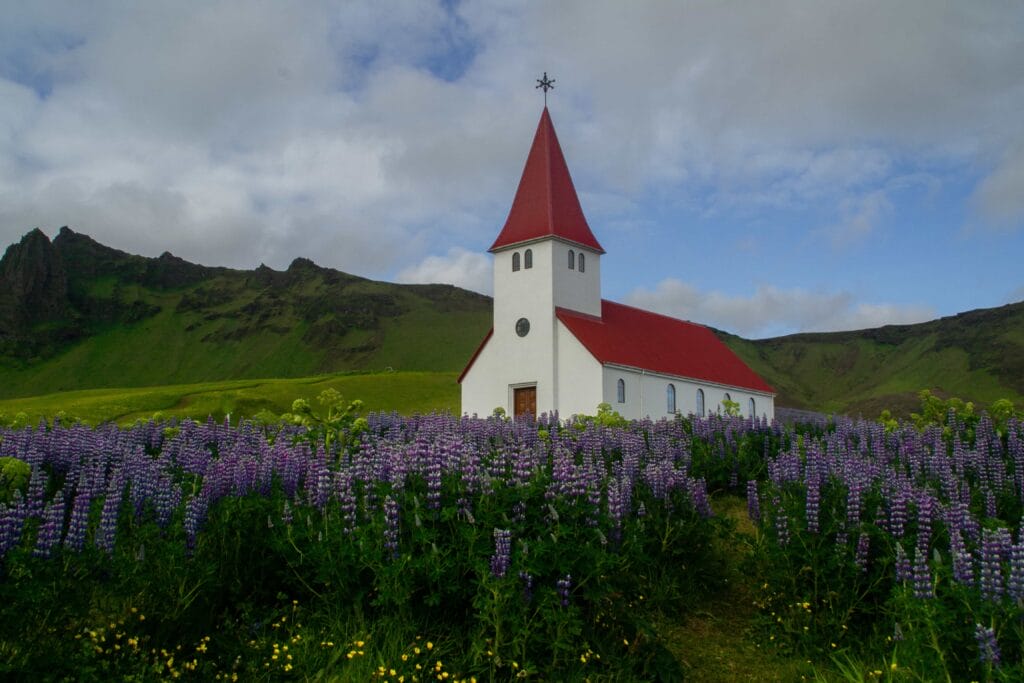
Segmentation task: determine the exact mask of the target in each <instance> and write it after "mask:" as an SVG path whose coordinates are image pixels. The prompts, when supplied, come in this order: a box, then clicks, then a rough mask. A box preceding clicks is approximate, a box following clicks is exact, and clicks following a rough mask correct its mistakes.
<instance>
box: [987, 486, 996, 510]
mask: <svg viewBox="0 0 1024 683" xmlns="http://www.w3.org/2000/svg"><path fill="white" fill-rule="evenodd" d="M985 514H986V515H987V516H989V517H995V516H996V494H994V493H992V489H989V488H986V489H985Z"/></svg>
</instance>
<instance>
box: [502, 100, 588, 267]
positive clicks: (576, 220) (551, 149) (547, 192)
mask: <svg viewBox="0 0 1024 683" xmlns="http://www.w3.org/2000/svg"><path fill="white" fill-rule="evenodd" d="M542 237H558V238H561V239H563V240H566V241H568V242H573V243H576V244H578V245H581V246H584V247H587V248H589V249H592V250H594V251H596V252H597V253H599V254H603V253H604V249H603V248H602V247H601V244H600V243H599V242H598V241H597V238H596V237H594V233H592V232H591V231H590V226H589V225H587V219H586V218H585V217H584V216H583V209H582V208H581V207H580V200H579V197H577V196H576V188H575V187H574V186H573V184H572V177H571V176H570V175H569V167H568V165H566V163H565V157H564V156H563V155H562V148H561V146H560V145H559V144H558V136H557V135H556V134H555V127H554V125H553V124H552V123H551V115H550V114H549V113H548V108H547V107H544V112H543V113H542V114H541V116H540V123H538V124H537V133H536V134H535V135H534V138H533V146H532V147H531V148H530V154H529V156H528V157H527V158H526V167H525V168H524V169H523V176H522V178H520V180H519V188H518V189H517V190H516V196H515V199H514V200H513V202H512V208H511V209H510V210H509V213H508V219H507V220H506V221H505V227H503V228H502V229H501V232H500V233H499V234H498V239H496V240H495V241H494V244H492V245H491V248H490V249H489V251H492V252H493V251H497V250H499V249H502V248H503V247H508V246H511V245H514V244H519V243H520V242H528V241H532V240H535V239H538V238H542Z"/></svg>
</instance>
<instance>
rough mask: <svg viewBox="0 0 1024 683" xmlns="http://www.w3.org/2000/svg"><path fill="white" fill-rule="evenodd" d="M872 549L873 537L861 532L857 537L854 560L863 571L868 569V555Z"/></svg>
mask: <svg viewBox="0 0 1024 683" xmlns="http://www.w3.org/2000/svg"><path fill="white" fill-rule="evenodd" d="M870 549H871V539H870V537H869V536H868V535H867V533H865V532H861V534H860V538H858V539H857V552H856V554H855V555H854V562H855V563H856V564H857V566H858V567H859V568H860V570H861V571H862V572H866V571H867V570H868V555H869V552H870Z"/></svg>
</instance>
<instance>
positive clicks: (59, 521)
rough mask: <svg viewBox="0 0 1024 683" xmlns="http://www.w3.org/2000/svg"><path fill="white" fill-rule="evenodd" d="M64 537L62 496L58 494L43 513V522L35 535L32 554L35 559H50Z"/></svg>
mask: <svg viewBox="0 0 1024 683" xmlns="http://www.w3.org/2000/svg"><path fill="white" fill-rule="evenodd" d="M63 535H64V495H63V493H60V492H58V493H57V495H56V496H55V497H54V499H53V500H52V501H50V504H49V505H47V506H46V510H45V511H44V512H43V520H42V523H41V524H40V525H39V530H38V532H37V533H36V545H35V548H33V550H32V554H33V555H34V556H36V557H44V558H45V557H50V555H51V554H52V553H53V550H54V548H57V547H59V546H60V543H61V538H62V536H63Z"/></svg>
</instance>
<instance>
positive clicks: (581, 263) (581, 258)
mask: <svg viewBox="0 0 1024 683" xmlns="http://www.w3.org/2000/svg"><path fill="white" fill-rule="evenodd" d="M584 270H585V269H584V267H583V252H582V251H581V252H580V272H581V273H582V272H583V271H584Z"/></svg>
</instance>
